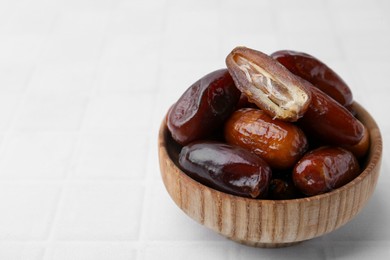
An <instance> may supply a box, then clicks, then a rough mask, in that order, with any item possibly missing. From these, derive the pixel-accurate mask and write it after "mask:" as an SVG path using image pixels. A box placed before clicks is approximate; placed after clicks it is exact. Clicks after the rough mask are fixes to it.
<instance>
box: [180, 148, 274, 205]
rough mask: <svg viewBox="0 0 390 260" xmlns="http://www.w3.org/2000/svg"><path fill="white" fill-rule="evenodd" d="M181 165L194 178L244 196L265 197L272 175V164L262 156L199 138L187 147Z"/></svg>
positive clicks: (183, 150)
mask: <svg viewBox="0 0 390 260" xmlns="http://www.w3.org/2000/svg"><path fill="white" fill-rule="evenodd" d="M179 165H180V167H181V168H182V169H183V170H184V171H185V172H186V173H187V175H189V176H190V177H191V178H193V179H194V180H197V181H199V182H200V183H202V184H205V185H207V186H209V187H211V188H214V189H216V190H219V191H222V192H226V193H230V194H232V195H238V196H242V197H250V198H262V197H264V196H266V194H267V191H268V185H269V182H270V180H271V177H272V173H271V169H270V167H269V166H268V164H267V163H266V162H265V161H264V160H262V159H261V158H260V157H258V156H256V155H255V154H253V153H251V152H249V151H247V150H245V149H242V148H240V147H236V146H231V145H228V144H224V143H217V142H200V141H198V142H193V143H191V144H189V145H187V146H184V147H183V149H182V150H181V152H180V155H179Z"/></svg>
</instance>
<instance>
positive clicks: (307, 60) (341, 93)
mask: <svg viewBox="0 0 390 260" xmlns="http://www.w3.org/2000/svg"><path fill="white" fill-rule="evenodd" d="M271 57H272V58H274V59H276V60H277V61H278V62H280V63H281V64H282V65H283V66H285V67H286V68H287V69H288V70H289V71H291V72H292V73H294V74H295V75H297V76H299V77H301V78H303V79H305V80H307V81H309V82H310V83H312V84H313V85H314V86H315V87H317V88H319V89H321V90H322V91H323V92H325V93H326V94H328V95H329V96H330V97H332V98H333V99H335V100H336V101H337V102H339V103H340V104H341V105H342V106H350V105H351V104H352V102H353V97H352V91H351V89H350V88H349V87H348V85H347V84H346V83H345V82H344V81H343V79H342V78H341V77H340V76H339V75H337V73H336V72H334V71H333V70H332V69H331V68H329V67H328V66H327V65H325V64H324V63H323V62H321V61H320V60H318V59H317V58H315V57H313V56H311V55H309V54H306V53H303V52H296V51H290V50H282V51H277V52H275V53H273V54H271Z"/></svg>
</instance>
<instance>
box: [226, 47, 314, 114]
mask: <svg viewBox="0 0 390 260" xmlns="http://www.w3.org/2000/svg"><path fill="white" fill-rule="evenodd" d="M226 65H227V68H228V70H229V72H230V74H231V75H232V77H233V80H234V82H235V84H236V86H237V88H238V89H240V90H241V92H242V93H244V94H245V95H246V96H247V97H248V99H249V101H250V102H253V103H255V104H256V105H257V106H258V107H259V108H261V109H263V110H264V111H266V113H267V114H269V115H270V116H271V117H273V118H277V119H280V120H284V121H297V120H298V119H299V118H300V117H302V116H303V114H304V113H305V111H306V110H307V108H308V106H309V103H310V91H308V90H307V89H306V88H305V86H304V85H302V84H301V82H300V81H299V80H298V77H296V76H295V75H294V74H292V73H291V72H290V71H288V70H287V69H286V68H285V67H284V66H282V65H281V64H280V63H279V62H277V61H276V60H274V59H272V58H271V57H269V56H268V55H266V54H264V53H262V52H260V51H256V50H252V49H249V48H246V47H237V48H235V49H234V50H232V52H231V53H230V54H229V55H228V56H227V58H226Z"/></svg>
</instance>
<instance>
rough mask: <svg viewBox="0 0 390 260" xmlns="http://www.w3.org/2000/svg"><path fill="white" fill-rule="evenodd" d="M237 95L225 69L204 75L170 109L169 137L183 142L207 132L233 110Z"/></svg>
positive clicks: (204, 135) (218, 124) (219, 124)
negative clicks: (170, 135)
mask: <svg viewBox="0 0 390 260" xmlns="http://www.w3.org/2000/svg"><path fill="white" fill-rule="evenodd" d="M240 95H241V92H240V91H239V90H238V89H237V88H236V86H235V85H234V82H233V79H232V77H231V76H230V74H229V72H228V70H226V69H221V70H217V71H214V72H212V73H210V74H208V75H206V76H204V77H203V78H201V79H200V80H198V81H197V82H195V83H194V84H193V85H191V86H190V87H189V88H188V89H187V90H186V92H184V94H183V95H182V96H181V97H180V98H179V100H178V101H177V102H176V103H175V104H174V105H173V107H172V108H171V109H170V111H169V113H168V118H167V125H168V129H169V130H170V132H171V134H172V138H173V139H174V140H175V141H176V142H178V143H180V144H181V145H186V144H188V143H190V142H192V141H194V140H198V139H201V138H204V137H206V136H208V135H210V134H211V133H212V132H213V131H214V130H215V129H216V128H218V127H219V126H221V125H222V124H223V122H224V121H225V120H226V119H227V118H228V117H229V115H230V114H231V113H232V112H233V111H234V109H235V106H236V104H237V103H238V100H239V99H240Z"/></svg>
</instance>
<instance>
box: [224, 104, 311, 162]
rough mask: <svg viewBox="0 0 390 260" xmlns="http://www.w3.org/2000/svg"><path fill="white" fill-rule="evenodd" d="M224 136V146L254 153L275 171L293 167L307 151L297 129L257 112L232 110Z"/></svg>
mask: <svg viewBox="0 0 390 260" xmlns="http://www.w3.org/2000/svg"><path fill="white" fill-rule="evenodd" d="M224 133H225V139H226V141H227V142H228V143H230V144H234V145H238V146H240V147H243V148H245V149H248V150H250V151H252V152H254V153H256V154H257V155H259V156H260V157H261V158H263V159H264V160H265V161H266V162H267V163H268V164H269V165H270V166H271V167H273V168H276V169H286V168H290V167H293V166H294V164H295V163H296V162H297V161H298V160H299V159H300V158H301V156H302V155H303V153H304V152H305V151H306V150H307V148H308V143H307V139H306V136H305V134H304V133H303V132H302V130H301V129H299V128H298V127H297V126H295V125H294V124H292V123H290V122H283V121H280V120H274V119H272V118H271V117H270V116H269V115H267V114H266V113H265V112H264V111H263V110H259V109H253V108H244V109H239V110H237V111H235V112H234V113H233V114H232V115H231V116H230V118H229V119H228V120H227V122H226V123H225V129H224Z"/></svg>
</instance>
